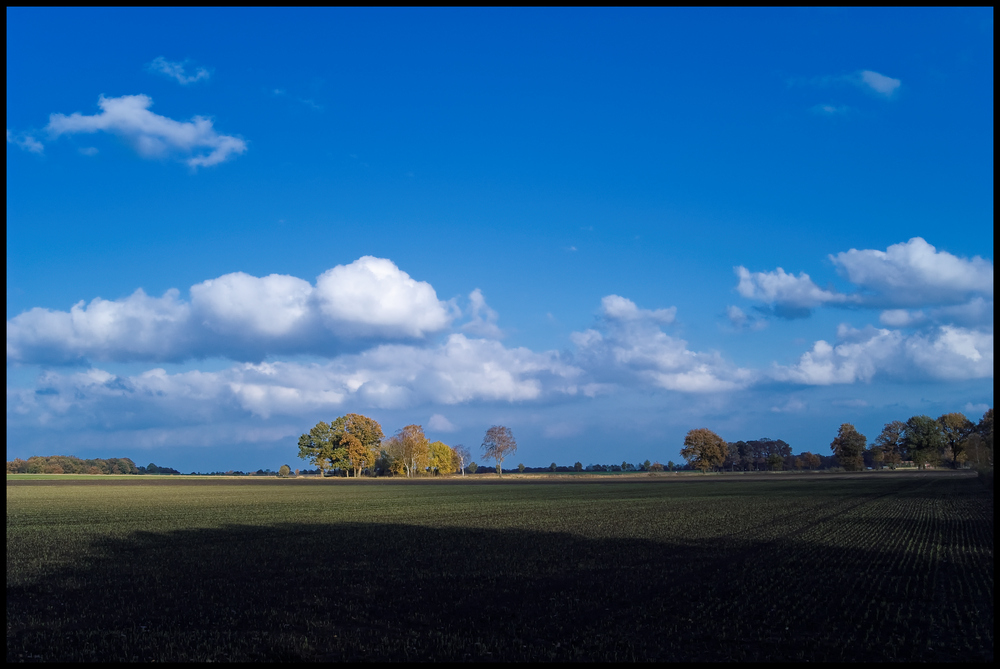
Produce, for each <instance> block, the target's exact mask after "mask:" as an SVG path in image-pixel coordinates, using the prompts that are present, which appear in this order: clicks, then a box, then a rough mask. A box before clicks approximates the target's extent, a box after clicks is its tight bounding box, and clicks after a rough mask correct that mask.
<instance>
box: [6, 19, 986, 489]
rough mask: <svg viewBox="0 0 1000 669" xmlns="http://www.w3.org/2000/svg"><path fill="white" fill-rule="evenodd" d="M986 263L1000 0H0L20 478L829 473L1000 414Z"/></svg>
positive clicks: (11, 402) (13, 436) (10, 369)
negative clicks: (939, 426)
mask: <svg viewBox="0 0 1000 669" xmlns="http://www.w3.org/2000/svg"><path fill="white" fill-rule="evenodd" d="M992 249H993V12H992V10H991V9H955V10H951V9H948V10H943V9H935V10H923V9H921V10H895V9H893V10H873V9H848V10H732V9H709V10H677V9H663V10H634V9H633V10H607V9H594V10H541V9H530V10H522V9H490V10H399V9H379V10H340V9H332V10H314V9H293V10H274V9H250V10H204V9H158V10H147V9H133V10H118V9H61V8H60V9H48V8H46V9H36V8H29V9H25V8H14V9H11V8H8V9H7V443H8V446H7V457H8V459H10V458H13V457H27V456H28V455H31V454H52V453H72V454H76V455H79V456H81V457H88V456H90V457H95V456H96V457H101V456H103V457H111V456H127V457H132V458H133V459H135V460H136V461H137V462H140V463H143V464H145V463H146V462H149V461H154V462H157V463H158V464H163V465H168V466H174V467H177V468H179V469H182V470H184V471H189V470H192V469H196V470H202V471H206V470H211V469H217V468H222V469H229V468H241V469H246V468H250V469H256V468H258V467H272V468H276V467H277V466H278V465H280V464H282V463H285V462H287V463H289V464H291V465H293V466H295V463H296V462H297V460H296V459H295V454H296V452H297V448H296V446H295V444H296V441H297V438H298V435H299V434H301V433H302V432H305V431H307V430H308V428H309V427H311V426H312V425H314V424H315V423H316V422H317V421H318V420H321V419H322V420H327V421H329V420H332V419H333V418H335V417H336V416H339V415H342V414H344V413H347V412H357V413H364V414H366V415H370V416H372V417H373V418H375V419H376V420H378V421H380V423H381V424H382V426H383V428H384V430H385V431H386V433H387V434H388V433H392V432H394V431H395V430H397V429H398V428H400V427H402V426H403V425H406V424H408V423H418V424H422V425H423V426H424V428H425V430H426V432H427V434H428V436H430V437H431V438H432V439H442V440H444V441H446V442H447V443H451V444H455V443H464V444H465V445H467V446H469V447H471V449H472V450H473V452H474V453H477V452H478V445H479V443H480V442H481V441H482V438H483V434H484V433H485V431H486V429H487V428H488V427H490V425H493V424H498V423H499V424H504V425H507V426H509V427H511V429H512V430H513V432H514V434H515V437H517V438H518V442H519V451H518V455H517V456H516V459H517V460H520V461H523V462H525V464H528V465H545V464H548V463H549V462H551V461H553V460H554V461H556V462H558V463H560V464H571V463H572V462H574V461H576V460H581V461H583V462H584V463H585V464H586V463H590V462H621V461H623V460H628V461H642V460H645V459H647V458H649V459H651V460H660V461H663V462H665V461H667V460H670V459H672V460H675V461H676V460H679V456H678V451H679V449H680V447H681V444H682V441H683V437H684V434H685V433H686V432H687V431H688V430H690V429H692V428H697V427H708V428H710V429H713V430H715V431H716V432H718V433H719V434H720V435H722V436H723V437H724V438H725V439H728V440H737V439H751V438H757V437H761V436H770V437H772V438H782V439H785V440H786V441H788V442H789V443H790V444H791V445H792V447H793V449H794V450H795V451H796V452H799V451H804V450H811V451H814V452H821V453H828V452H829V443H830V441H831V440H832V438H833V437H834V436H835V434H836V430H837V427H838V426H839V425H840V423H842V422H853V423H855V424H856V425H857V426H858V428H859V429H860V430H861V431H862V432H863V433H865V434H866V435H868V437H869V439H874V438H875V436H877V434H878V432H879V430H880V429H881V427H882V425H883V424H884V423H885V422H888V421H890V420H894V419H904V420H905V419H906V418H908V417H909V416H911V415H914V414H923V413H926V414H930V415H932V416H938V415H940V414H942V413H946V412H950V411H963V412H965V413H966V414H967V415H969V417H970V418H973V419H974V420H975V419H978V418H979V417H980V416H981V415H982V413H983V411H985V409H986V407H988V406H992V404H993V256H992V254H993V250H992ZM137 291H139V292H137Z"/></svg>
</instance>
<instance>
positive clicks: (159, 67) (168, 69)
mask: <svg viewBox="0 0 1000 669" xmlns="http://www.w3.org/2000/svg"><path fill="white" fill-rule="evenodd" d="M189 63H190V61H188V60H185V61H183V62H177V61H172V60H167V59H166V58H164V57H163V56H157V57H156V58H154V59H153V62H151V63H150V64H149V65H147V66H146V67H147V69H148V70H149V71H150V72H156V73H157V74H162V75H165V76H167V77H170V78H171V79H174V80H175V81H176V82H177V83H179V84H181V85H182V86H187V85H188V84H193V83H195V82H196V81H204V80H207V79H208V78H209V77H210V76H211V73H210V72H209V71H208V70H207V69H205V68H204V67H198V68H197V69H195V70H194V73H193V74H188V73H187V70H186V69H185V68H186V66H187V65H188V64H189Z"/></svg>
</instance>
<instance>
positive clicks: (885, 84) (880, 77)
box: [859, 70, 902, 98]
mask: <svg viewBox="0 0 1000 669" xmlns="http://www.w3.org/2000/svg"><path fill="white" fill-rule="evenodd" d="M859 74H860V77H861V84H862V85H864V86H867V87H868V88H870V89H872V90H873V91H875V92H876V93H878V94H880V95H884V96H885V97H887V98H891V97H892V96H893V94H894V93H895V92H896V90H897V89H898V88H899V87H900V85H901V84H902V82H901V81H900V80H899V79H893V78H892V77H887V76H885V75H884V74H879V73H878V72H874V71H872V70H862V71H861V72H860V73H859Z"/></svg>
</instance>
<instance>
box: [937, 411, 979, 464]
mask: <svg viewBox="0 0 1000 669" xmlns="http://www.w3.org/2000/svg"><path fill="white" fill-rule="evenodd" d="M937 422H938V424H939V425H940V426H941V433H942V435H943V437H944V442H945V449H944V451H945V456H946V459H947V460H948V463H949V464H950V465H951V467H952V469H958V467H959V465H961V464H962V463H963V462H965V461H966V460H967V459H968V455H967V454H966V452H965V448H966V445H967V443H968V440H969V437H970V436H972V434H973V433H974V432H975V431H976V424H975V423H973V422H972V421H971V420H969V419H968V418H966V417H965V414H962V413H957V412H956V413H946V414H944V415H943V416H941V417H940V418H938V419H937Z"/></svg>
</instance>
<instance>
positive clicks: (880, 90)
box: [787, 70, 903, 114]
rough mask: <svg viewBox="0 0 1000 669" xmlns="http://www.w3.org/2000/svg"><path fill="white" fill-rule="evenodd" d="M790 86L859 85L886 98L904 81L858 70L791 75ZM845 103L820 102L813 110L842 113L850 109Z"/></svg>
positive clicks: (894, 92)
mask: <svg viewBox="0 0 1000 669" xmlns="http://www.w3.org/2000/svg"><path fill="white" fill-rule="evenodd" d="M787 83H788V85H789V86H807V87H810V88H831V87H837V86H845V85H851V86H857V87H858V88H862V89H865V90H867V91H869V92H871V93H875V94H877V95H879V96H881V97H884V98H887V99H888V98H892V97H893V96H895V94H896V91H898V90H899V88H900V86H902V85H903V82H902V81H901V80H899V79H894V78H893V77H890V76H887V75H884V74H882V73H881V72H876V71H874V70H858V71H857V72H852V73H850V74H840V75H825V76H822V77H790V78H789V79H787ZM849 110H850V108H849V107H847V106H845V105H833V104H820V105H816V106H815V107H813V111H816V112H818V113H825V114H842V113H845V112H847V111H849Z"/></svg>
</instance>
